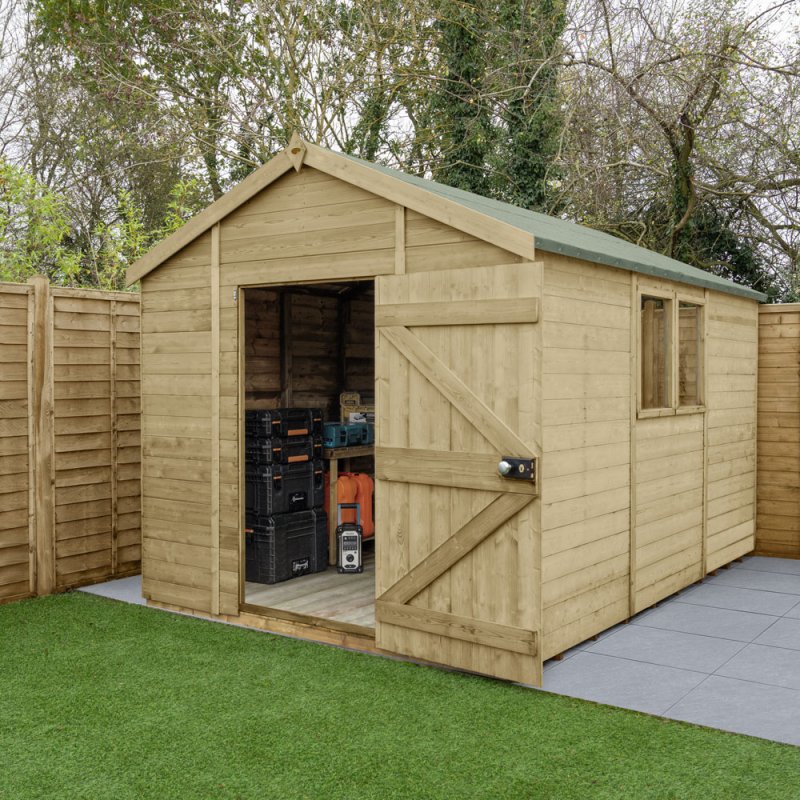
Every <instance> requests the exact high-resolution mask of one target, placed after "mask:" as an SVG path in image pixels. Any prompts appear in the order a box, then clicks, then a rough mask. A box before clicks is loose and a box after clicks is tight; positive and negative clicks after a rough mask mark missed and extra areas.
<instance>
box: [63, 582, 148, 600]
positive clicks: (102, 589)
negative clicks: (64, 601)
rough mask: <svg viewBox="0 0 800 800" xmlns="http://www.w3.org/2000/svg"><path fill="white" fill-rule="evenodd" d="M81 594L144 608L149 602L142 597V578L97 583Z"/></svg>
mask: <svg viewBox="0 0 800 800" xmlns="http://www.w3.org/2000/svg"><path fill="white" fill-rule="evenodd" d="M78 591H79V592H86V593H87V594H96V595H99V596H100V597H108V598H109V599H110V600H121V601H122V602H123V603H132V604H133V605H137V606H143V605H146V604H147V601H146V600H145V599H144V597H142V576H141V575H132V576H131V577H129V578H118V579H117V580H115V581H106V582H105V583H96V584H95V585H94V586H83V587H81V588H80V589H78Z"/></svg>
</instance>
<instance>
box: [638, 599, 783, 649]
mask: <svg viewBox="0 0 800 800" xmlns="http://www.w3.org/2000/svg"><path fill="white" fill-rule="evenodd" d="M776 619H779V618H778V617H771V616H767V615H766V614H753V613H751V612H749V611H731V610H730V609H727V608H712V607H710V606H697V605H692V604H691V603H679V602H669V603H665V604H664V605H662V606H660V607H659V608H654V609H652V610H651V611H645V612H644V613H643V614H639V615H638V616H637V617H636V618H635V619H634V620H632V624H634V625H646V626H648V627H651V628H666V629H667V630H671V631H682V632H683V633H696V634H700V635H701V636H713V637H715V638H719V639H732V640H734V641H737V642H752V641H753V639H755V638H756V636H758V635H759V634H761V633H763V632H764V631H765V630H766V629H767V628H768V627H769V626H770V625H771V624H772V623H773V622H774V621H775V620H776Z"/></svg>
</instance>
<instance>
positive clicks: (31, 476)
mask: <svg viewBox="0 0 800 800" xmlns="http://www.w3.org/2000/svg"><path fill="white" fill-rule="evenodd" d="M20 288H22V290H23V292H25V293H27V294H23V293H20V291H19V289H20ZM9 298H10V299H9ZM20 300H23V301H24V302H25V303H26V308H25V309H23V308H22V306H21V304H20V302H19V301H20ZM5 307H8V308H10V309H13V310H14V313H13V314H11V315H9V314H7V313H5ZM139 308H140V303H139V297H138V295H134V294H129V293H125V292H102V291H97V292H94V291H90V290H74V291H73V290H70V289H66V288H61V287H58V288H53V287H48V285H47V282H46V280H45V279H43V278H38V277H37V278H35V279H33V280H32V282H31V285H29V286H26V287H15V289H14V290H13V291H12V290H10V289H8V287H7V286H6V285H0V318H1V319H2V323H0V329H3V330H5V329H6V328H8V327H9V326H8V325H5V324H3V323H7V322H10V321H17V322H20V323H21V324H23V328H26V329H27V336H26V341H27V344H26V345H22V346H21V347H20V346H16V345H11V346H9V345H6V344H4V343H2V342H0V362H2V364H3V365H4V367H6V368H5V369H3V370H2V371H1V372H0V395H2V396H4V397H6V401H5V403H4V408H3V409H2V410H3V421H2V422H0V455H2V459H3V464H4V466H3V468H2V469H0V554H1V555H0V561H3V562H5V563H4V565H3V566H4V567H9V566H10V564H11V561H12V554H16V555H15V556H14V557H16V556H20V557H21V556H22V555H23V553H22V550H21V549H20V542H19V541H18V540H19V536H20V530H22V529H23V528H22V526H23V525H24V527H25V528H27V530H28V537H27V543H26V547H25V566H26V569H27V572H28V578H27V584H28V585H27V589H26V590H25V593H27V594H49V593H51V592H54V591H60V590H63V589H66V588H70V587H74V586H81V585H86V584H87V583H94V582H97V581H102V580H107V579H108V578H110V577H114V576H121V575H130V574H133V573H135V572H136V571H138V568H139V551H140V545H139V540H140V537H139V483H140V482H139V477H138V464H139V419H138V395H139V380H138V379H139V374H138V370H139V354H138V337H139V334H138V330H139V316H138V315H139ZM23 310H24V312H25V320H24V323H23V320H22V317H19V319H17V316H19V314H18V312H19V311H23ZM6 338H8V337H6ZM18 366H20V367H23V368H24V369H22V370H18V369H17V367H18ZM17 378H18V379H19V380H16V379H17ZM23 394H24V399H23ZM17 395H18V396H19V399H14V400H12V399H11V398H12V396H17ZM25 417H27V419H25ZM23 470H24V471H25V473H26V474H25V473H23ZM23 474H24V475H25V480H24V481H23V480H22V476H23ZM23 501H24V502H23ZM23 514H24V516H26V517H27V519H28V521H27V522H23V521H22V516H23ZM14 563H15V564H17V566H19V563H17V562H14ZM0 572H2V575H0V595H8V593H9V592H12V593H13V595H14V596H20V595H21V589H22V586H21V584H20V582H19V581H18V580H17V579H18V577H19V576H18V574H17V572H16V571H14V573H13V577H14V585H13V587H9V585H8V583H7V582H6V585H4V584H3V578H4V577H5V578H10V576H11V571H10V570H9V569H4V570H2V571H0Z"/></svg>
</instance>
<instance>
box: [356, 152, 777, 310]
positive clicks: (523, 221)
mask: <svg viewBox="0 0 800 800" xmlns="http://www.w3.org/2000/svg"><path fill="white" fill-rule="evenodd" d="M346 158H350V159H352V160H353V161H357V162H358V163H359V164H363V165H364V166H366V167H370V168H371V169H374V170H377V171H378V172H383V173H385V174H386V175H391V176H392V177H393V178H397V179H398V180H401V181H404V182H405V183H410V184H411V185H413V186H418V187H419V188H420V189H424V190H425V191H428V192H431V193H432V194H436V195H439V196H440V197H444V198H447V199H448V200H452V201H453V202H454V203H458V204H459V205H462V206H466V207H467V208H471V209H472V210H473V211H479V212H481V213H482V214H485V215H486V216H488V217H494V219H496V220H499V221H500V222H505V223H507V224H508V225H513V226H514V227H515V228H519V229H520V230H523V231H526V232H528V233H531V234H533V236H534V238H535V246H536V249H537V250H544V251H546V252H548V253H558V254H560V255H565V256H572V257H573V258H582V259H584V260H586V261H593V262H595V263H597V264H606V265H607V266H609V267H618V268H619V269H627V270H630V271H631V272H639V273H641V274H643V275H651V276H653V277H656V278H666V279H668V280H671V281H679V282H680V283H689V284H691V285H692V286H701V287H703V288H704V289H714V290H716V291H718V292H727V293H728V294H735V295H739V296H740V297H747V298H749V299H751V300H758V301H761V302H763V301H764V300H766V299H767V298H766V295H765V294H762V293H761V292H757V291H755V289H750V288H749V287H747V286H743V285H742V284H738V283H734V282H733V281H729V280H727V279H726V278H720V277H718V276H717V275H712V274H711V273H710V272H706V271H705V270H702V269H698V268H697V267H690V266H689V265H688V264H684V263H683V262H681V261H676V260H675V259H674V258H668V257H667V256H664V255H661V254H660V253H655V252H653V251H652V250H648V249H647V248H645V247H639V246H638V245H635V244H631V242H626V241H624V240H623V239H618V238H617V237H616V236H612V235H611V234H609V233H603V232H602V231H596V230H593V229H592V228H587V227H586V226H585V225H578V224H577V223H575V222H568V221H567V220H563V219H559V218H558V217H550V216H548V215H547V214H539V213H538V212H536V211H528V210H526V209H524V208H519V207H518V206H513V205H511V204H510V203H503V202H500V201H499V200H491V199H490V198H488V197H482V196H481V195H478V194H473V193H472V192H465V191H464V190H463V189H454V188H453V187H452V186H445V185H444V184H442V183H436V182H435V181H429V180H425V179H424V178H418V177H416V176H415V175H408V174H407V173H405V172H400V171H399V170H396V169H390V168H389V167H384V166H382V165H380V164H374V163H372V162H371V161H363V160H362V159H360V158H355V157H354V156H346Z"/></svg>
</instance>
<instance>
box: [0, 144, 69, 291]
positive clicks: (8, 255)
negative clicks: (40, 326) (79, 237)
mask: <svg viewBox="0 0 800 800" xmlns="http://www.w3.org/2000/svg"><path fill="white" fill-rule="evenodd" d="M69 234H70V217H69V211H68V209H67V206H66V203H65V200H64V198H63V197H62V196H61V195H59V194H56V193H55V192H52V191H50V190H49V189H48V188H47V187H46V186H43V185H42V184H40V183H39V182H37V181H36V180H35V179H34V178H33V177H32V176H31V175H29V174H28V173H27V172H25V171H24V170H23V169H21V168H20V167H17V166H15V165H13V164H11V163H9V162H8V161H7V160H6V159H2V160H0V280H3V281H16V282H23V281H26V280H27V279H28V278H30V277H31V276H32V275H37V274H38V275H46V276H47V277H48V279H49V280H50V281H51V282H52V283H55V284H71V283H72V282H73V281H74V279H75V276H76V275H77V274H78V272H79V270H80V257H79V254H78V253H75V252H74V251H72V250H71V249H70V248H69V245H68V240H69Z"/></svg>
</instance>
